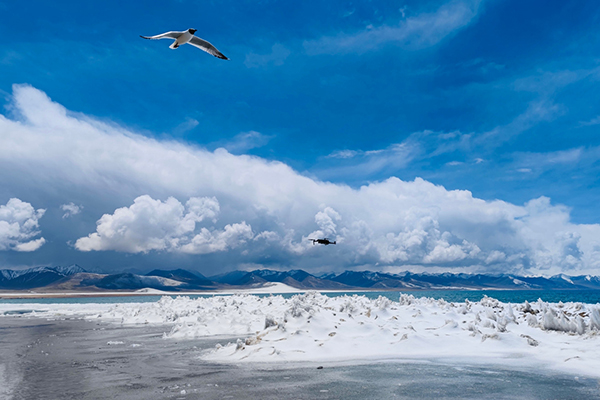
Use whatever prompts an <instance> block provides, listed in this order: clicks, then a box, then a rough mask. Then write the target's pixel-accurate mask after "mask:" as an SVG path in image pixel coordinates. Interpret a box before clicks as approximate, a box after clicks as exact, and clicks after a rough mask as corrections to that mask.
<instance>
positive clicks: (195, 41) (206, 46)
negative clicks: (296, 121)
mask: <svg viewBox="0 0 600 400" xmlns="http://www.w3.org/2000/svg"><path fill="white" fill-rule="evenodd" d="M188 43H189V44H191V45H192V46H194V47H197V48H199V49H200V50H204V51H205V52H207V53H208V54H212V55H213V56H215V57H217V58H221V59H223V60H229V58H227V57H225V56H224V55H223V53H221V52H220V51H219V50H217V48H216V47H215V46H213V45H212V44H210V43H208V42H207V41H206V40H202V39H200V38H199V37H197V36H192V39H191V40H190V41H189V42H188Z"/></svg>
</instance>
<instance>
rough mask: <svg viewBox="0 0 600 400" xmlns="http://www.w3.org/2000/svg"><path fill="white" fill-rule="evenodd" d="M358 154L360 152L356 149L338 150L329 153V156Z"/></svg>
mask: <svg viewBox="0 0 600 400" xmlns="http://www.w3.org/2000/svg"><path fill="white" fill-rule="evenodd" d="M358 154H360V153H359V152H358V151H356V150H337V151H334V152H333V153H331V154H329V155H328V156H327V158H352V157H354V156H356V155H358Z"/></svg>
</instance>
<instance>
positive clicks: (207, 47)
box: [140, 29, 229, 60]
mask: <svg viewBox="0 0 600 400" xmlns="http://www.w3.org/2000/svg"><path fill="white" fill-rule="evenodd" d="M196 31H197V29H188V30H187V31H182V32H179V31H170V32H165V33H161V34H160V35H156V36H142V35H140V37H141V38H144V39H175V41H174V42H173V43H172V44H171V45H170V46H169V47H170V48H172V49H176V48H178V47H179V46H181V45H182V44H186V43H189V44H191V45H192V46H194V47H197V48H199V49H200V50H204V51H205V52H207V53H208V54H212V55H213V56H215V57H217V58H221V59H223V60H229V58H227V57H225V56H224V55H223V53H221V52H220V51H219V50H217V48H216V47H215V46H213V45H212V44H210V43H209V42H207V41H206V40H203V39H200V38H199V37H197V36H194V33H196Z"/></svg>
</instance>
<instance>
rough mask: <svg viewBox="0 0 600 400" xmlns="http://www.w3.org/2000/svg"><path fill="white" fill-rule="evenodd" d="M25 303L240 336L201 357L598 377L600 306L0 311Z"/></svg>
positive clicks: (263, 301) (358, 304)
mask: <svg viewBox="0 0 600 400" xmlns="http://www.w3.org/2000/svg"><path fill="white" fill-rule="evenodd" d="M19 307H22V308H23V309H28V310H31V309H34V310H36V311H34V312H31V313H30V314H27V315H31V316H38V317H46V318H64V317H83V318H86V319H93V320H101V321H107V322H117V323H121V324H166V325H167V326H166V327H165V331H166V332H165V334H164V338H165V339H166V340H171V339H182V338H189V339H193V338H199V337H207V336H213V335H229V336H230V337H231V336H233V337H236V336H237V337H239V339H238V340H233V341H232V342H231V343H227V344H225V343H224V345H218V346H216V347H215V348H214V349H212V350H210V351H208V352H205V353H204V354H203V357H204V358H205V359H207V360H213V361H219V362H236V363H237V362H240V361H244V362H254V361H261V362H262V361H267V362H272V361H275V362H276V361H319V362H320V361H343V362H352V361H354V360H384V359H389V360H414V359H444V360H449V359H454V360H459V361H461V360H462V361H468V362H470V363H473V362H474V363H477V362H482V363H488V362H496V363H502V364H508V365H519V366H521V367H522V366H523V365H527V366H531V368H540V367H547V368H553V369H560V370H564V371H568V372H577V373H578V374H585V375H594V376H600V370H598V368H597V366H598V360H600V342H599V341H598V340H599V337H600V309H599V307H598V305H589V304H582V303H564V304H563V303H546V302H543V301H541V300H539V301H537V302H534V303H528V302H525V303H521V304H514V303H513V304H509V303H502V302H499V301H498V300H495V299H493V298H489V297H485V298H483V299H482V300H481V301H478V302H470V301H465V302H460V303H449V302H446V301H444V300H435V299H431V298H416V297H414V296H412V295H407V294H402V295H401V296H400V298H399V301H397V302H394V301H391V300H389V299H388V298H385V297H379V298H377V299H368V298H367V297H365V296H358V295H354V296H338V297H327V296H324V295H322V294H319V293H317V292H307V293H304V294H300V295H295V296H292V297H291V298H289V299H285V298H283V297H282V296H270V297H258V296H254V295H250V294H243V295H233V296H214V297H208V298H198V299H190V298H188V297H177V298H171V297H163V298H162V299H161V300H160V301H158V302H155V303H123V304H23V305H18V304H1V305H0V313H2V312H3V311H8V310H11V311H14V310H16V309H18V308H19ZM226 340H227V339H226Z"/></svg>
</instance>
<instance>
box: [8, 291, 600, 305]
mask: <svg viewBox="0 0 600 400" xmlns="http://www.w3.org/2000/svg"><path fill="white" fill-rule="evenodd" d="M400 293H406V294H411V295H413V296H415V297H431V298H434V299H444V300H446V301H449V302H463V301H465V299H468V300H469V301H479V300H481V299H482V298H483V297H484V296H488V297H493V298H495V299H498V300H500V301H502V302H504V303H523V302H525V301H529V302H534V301H537V300H538V299H542V300H543V301H546V302H550V303H558V302H560V301H562V302H563V303H566V302H579V303H588V304H596V303H600V290H418V291H406V292H398V291H393V292H392V291H387V292H372V291H367V292H326V293H323V294H324V295H326V296H330V297H335V296H345V295H347V296H353V295H358V296H366V297H368V298H377V297H379V296H384V297H387V298H389V299H390V300H393V301H397V300H398V299H399V297H400ZM294 295H295V293H284V294H281V296H283V297H285V298H289V297H292V296H294ZM170 296H171V297H177V296H178V295H177V294H173V295H170ZM212 296H228V295H217V294H202V295H191V296H188V297H190V298H192V299H194V298H199V297H212ZM257 296H260V297H264V296H270V295H268V294H260V295H257ZM161 297H162V296H118V297H92V296H86V297H66V298H45V299H0V304H10V303H12V304H24V303H36V304H40V303H41V304H53V303H57V304H59V303H63V304H64V303H83V304H85V303H150V302H156V301H158V300H160V298H161Z"/></svg>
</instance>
